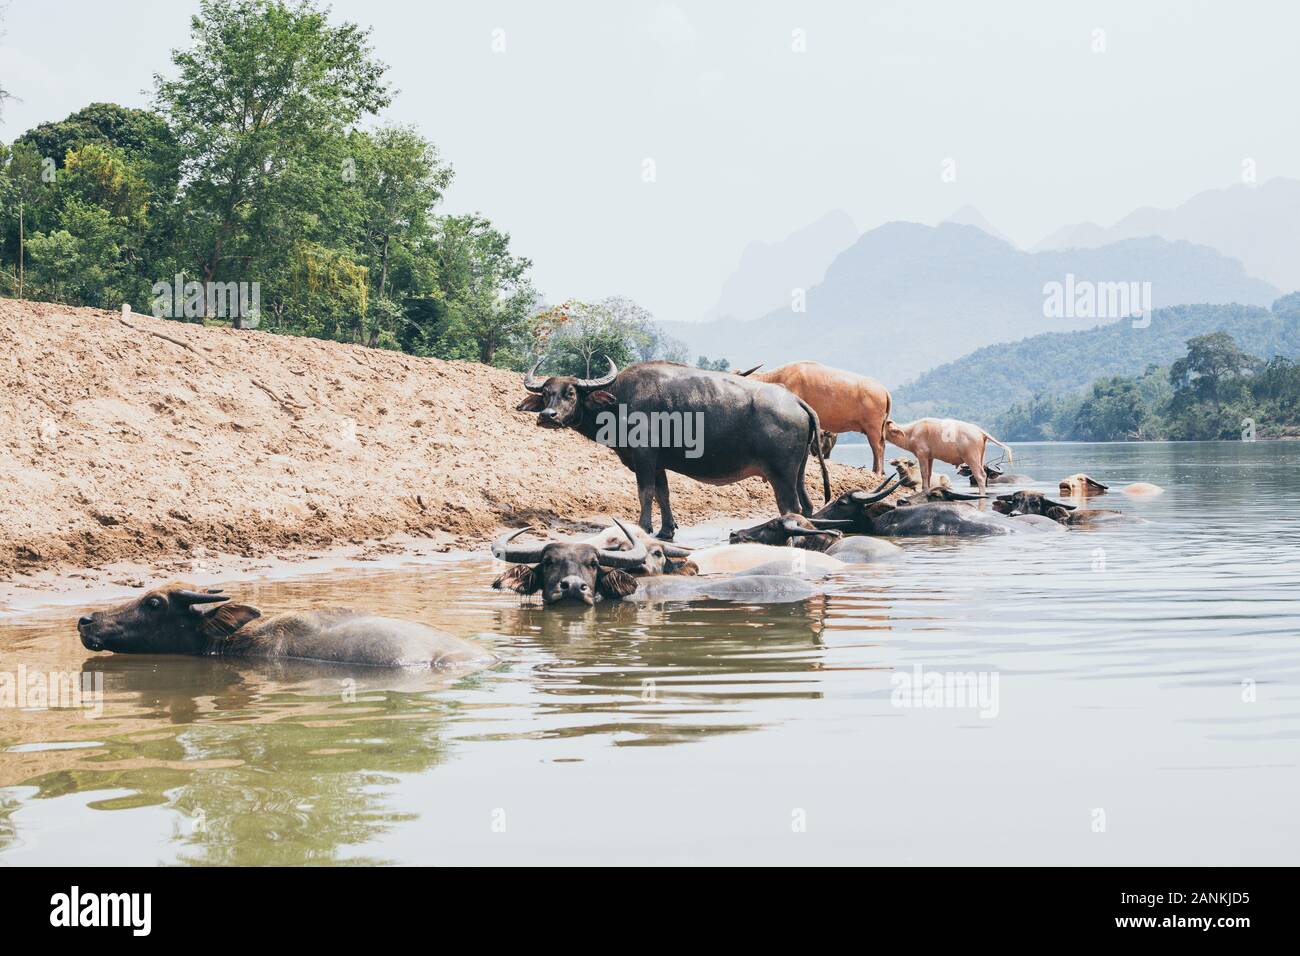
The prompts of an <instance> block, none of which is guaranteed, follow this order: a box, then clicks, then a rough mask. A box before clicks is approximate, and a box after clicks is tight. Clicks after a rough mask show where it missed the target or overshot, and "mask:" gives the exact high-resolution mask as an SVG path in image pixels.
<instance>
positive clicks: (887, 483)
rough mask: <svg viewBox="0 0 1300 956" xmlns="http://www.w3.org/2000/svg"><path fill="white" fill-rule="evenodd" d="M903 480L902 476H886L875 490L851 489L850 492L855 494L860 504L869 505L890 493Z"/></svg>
mask: <svg viewBox="0 0 1300 956" xmlns="http://www.w3.org/2000/svg"><path fill="white" fill-rule="evenodd" d="M901 480H902V479H901V478H900V477H894V478H886V479H885V480H884V481H883V482H882V483H881V484H880V486H879V487H877V488H876V490H875V491H851V492H849V494H850V495H852V496H853V500H854V501H855V502H857V503H858V504H860V505H869V504H871V503H872V502H875V501H879V500H880V499H881V498H884V497H885V496H886V495H888V494H889V493H890V492H891V491H893V490H894V488H895V486H897V485H898V483H899V481H901Z"/></svg>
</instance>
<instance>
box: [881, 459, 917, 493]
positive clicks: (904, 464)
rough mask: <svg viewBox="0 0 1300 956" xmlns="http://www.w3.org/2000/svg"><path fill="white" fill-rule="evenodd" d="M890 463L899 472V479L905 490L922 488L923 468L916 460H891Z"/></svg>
mask: <svg viewBox="0 0 1300 956" xmlns="http://www.w3.org/2000/svg"><path fill="white" fill-rule="evenodd" d="M889 463H890V464H891V465H893V467H894V471H896V472H898V479H899V481H901V482H902V484H903V487H904V488H920V487H921V466H920V465H919V464H917V462H916V459H914V458H891V459H889Z"/></svg>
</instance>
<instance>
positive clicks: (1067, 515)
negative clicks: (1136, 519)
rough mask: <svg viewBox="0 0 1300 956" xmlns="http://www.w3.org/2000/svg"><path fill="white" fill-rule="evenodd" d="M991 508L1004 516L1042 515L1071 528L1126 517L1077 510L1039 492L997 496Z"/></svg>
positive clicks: (1111, 512) (1098, 510) (1117, 513)
mask: <svg viewBox="0 0 1300 956" xmlns="http://www.w3.org/2000/svg"><path fill="white" fill-rule="evenodd" d="M993 507H994V509H996V510H997V511H999V512H1001V513H1002V514H1005V515H1042V516H1044V517H1047V518H1051V519H1052V520H1053V521H1055V522H1057V523H1059V524H1063V525H1067V526H1069V527H1072V528H1077V527H1081V526H1085V525H1093V524H1101V523H1103V522H1107V521H1113V520H1115V519H1116V518H1121V519H1123V518H1126V517H1127V516H1126V515H1125V514H1124V513H1123V512H1120V511H1114V510H1111V509H1109V508H1088V509H1086V510H1079V509H1077V508H1076V506H1074V505H1067V504H1065V503H1064V502H1061V501H1053V500H1052V499H1051V498H1048V497H1047V496H1046V495H1044V494H1043V493H1042V492H1039V491H1017V492H1016V493H1015V494H1010V495H999V496H998V499H997V500H996V501H995V502H993Z"/></svg>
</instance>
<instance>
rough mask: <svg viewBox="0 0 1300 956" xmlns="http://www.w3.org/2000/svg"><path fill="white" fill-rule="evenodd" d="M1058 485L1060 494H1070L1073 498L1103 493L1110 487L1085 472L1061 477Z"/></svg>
mask: <svg viewBox="0 0 1300 956" xmlns="http://www.w3.org/2000/svg"><path fill="white" fill-rule="evenodd" d="M1059 485H1060V490H1061V494H1063V495H1070V496H1071V497H1074V498H1092V497H1094V496H1096V495H1104V494H1105V493H1106V491H1107V490H1108V489H1109V488H1110V486H1109V485H1103V484H1102V483H1101V482H1100V481H1097V480H1096V479H1094V478H1090V477H1089V476H1088V475H1085V474H1077V475H1071V476H1070V477H1069V478H1062V479H1061V481H1060V483H1059Z"/></svg>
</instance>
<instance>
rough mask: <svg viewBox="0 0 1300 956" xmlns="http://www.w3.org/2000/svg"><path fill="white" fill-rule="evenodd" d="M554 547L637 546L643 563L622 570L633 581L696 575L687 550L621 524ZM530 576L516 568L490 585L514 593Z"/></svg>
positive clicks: (524, 567) (625, 548) (523, 567)
mask: <svg viewBox="0 0 1300 956" xmlns="http://www.w3.org/2000/svg"><path fill="white" fill-rule="evenodd" d="M524 530H528V529H524ZM521 533H522V532H521ZM557 543H560V544H564V543H567V544H589V545H591V546H592V547H594V548H596V549H597V550H598V551H630V550H632V549H634V548H636V547H637V546H638V545H640V546H641V548H642V550H643V551H644V552H645V559H644V560H643V561H642V562H641V563H640V564H633V565H629V566H628V567H626V568H623V569H622V570H624V571H626V572H627V573H628V574H630V575H632V576H633V577H643V576H651V575H656V574H687V575H690V574H698V573H699V569H698V568H697V567H696V566H695V563H694V562H693V561H691V560H690V558H689V557H688V556H689V555H690V553H691V549H690V548H684V547H681V546H680V545H675V544H669V543H668V542H666V541H660V540H659V539H658V538H655V537H654V536H653V535H651V534H650V532H649V531H646V530H645V529H644V528H640V527H632V528H629V527H628V526H627V525H625V524H623V523H622V522H621V521H620V522H619V523H618V524H616V525H611V526H610V527H608V528H605V529H604V530H602V531H597V532H596V533H595V534H591V535H588V536H587V537H585V538H579V539H577V540H574V541H567V542H566V541H564V540H563V539H560V540H558V541H557ZM531 573H532V569H531V568H530V567H528V566H527V565H523V564H516V565H515V566H514V567H512V568H510V569H509V570H507V571H505V572H503V573H502V575H501V576H500V577H499V578H497V579H496V581H495V582H494V583H493V587H495V588H496V589H497V590H508V591H516V590H518V588H517V587H516V585H521V586H525V587H526V586H527V583H528V578H527V576H528V575H530V574H531Z"/></svg>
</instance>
